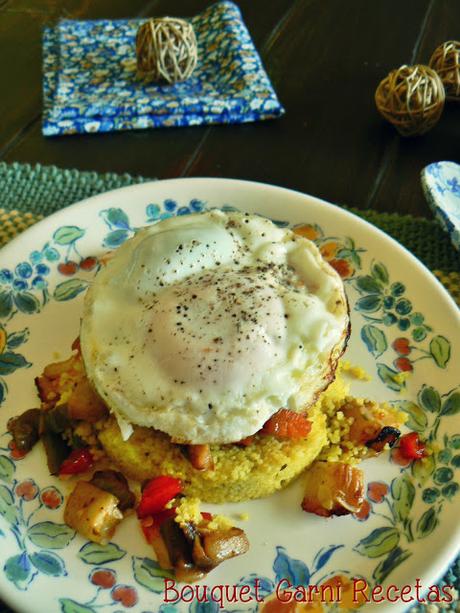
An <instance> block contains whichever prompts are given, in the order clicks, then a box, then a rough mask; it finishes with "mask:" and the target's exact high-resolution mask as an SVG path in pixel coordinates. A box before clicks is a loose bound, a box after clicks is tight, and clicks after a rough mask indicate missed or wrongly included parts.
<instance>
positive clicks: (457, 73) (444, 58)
mask: <svg viewBox="0 0 460 613" xmlns="http://www.w3.org/2000/svg"><path fill="white" fill-rule="evenodd" d="M430 67H431V68H432V69H433V70H436V72H437V73H438V75H439V76H440V77H441V81H442V82H443V84H444V89H445V90H446V98H447V99H448V100H457V101H459V102H460V42H459V41H458V40H448V41H447V42H446V43H443V44H442V45H440V46H439V47H438V48H437V49H436V50H435V52H434V53H433V55H432V56H431V59H430Z"/></svg>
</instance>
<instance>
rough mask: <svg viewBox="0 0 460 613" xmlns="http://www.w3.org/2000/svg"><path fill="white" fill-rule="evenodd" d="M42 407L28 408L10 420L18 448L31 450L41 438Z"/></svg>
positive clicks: (10, 428) (9, 423) (10, 429)
mask: <svg viewBox="0 0 460 613" xmlns="http://www.w3.org/2000/svg"><path fill="white" fill-rule="evenodd" d="M40 414H41V411H40V409H28V410H27V411H25V412H24V413H21V415H19V416H18V417H14V418H13V419H11V420H10V421H9V422H8V430H9V431H10V432H11V434H12V436H13V441H14V444H15V447H16V449H19V451H25V452H27V451H30V450H31V449H32V447H33V446H34V445H35V443H36V442H37V441H38V439H39V436H40V434H39V432H40Z"/></svg>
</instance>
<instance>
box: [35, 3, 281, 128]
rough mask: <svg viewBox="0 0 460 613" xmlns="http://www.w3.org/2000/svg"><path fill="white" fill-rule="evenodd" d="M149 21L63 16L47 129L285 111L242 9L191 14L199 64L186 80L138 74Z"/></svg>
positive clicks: (227, 6)
mask: <svg viewBox="0 0 460 613" xmlns="http://www.w3.org/2000/svg"><path fill="white" fill-rule="evenodd" d="M144 21H145V20H139V19H124V20H115V21H114V20H100V21H72V20H63V21H61V22H59V24H58V25H57V26H55V27H52V28H46V29H45V31H44V39H43V56H44V82H43V93H44V116H43V134H45V135H46V136H54V135H58V134H74V133H77V132H109V131H112V130H128V129H142V128H151V127H168V126H192V125H201V124H208V123H214V124H215V123H240V122H247V121H258V120H261V119H271V118H274V117H278V116H279V115H281V114H283V113H284V109H283V107H282V106H281V105H280V103H279V101H278V99H277V97H276V94H275V92H274V90H273V88H272V86H271V83H270V80H269V78H268V76H267V74H266V72H265V70H264V68H263V66H262V62H261V59H260V57H259V54H258V53H257V50H256V49H255V47H254V44H253V42H252V40H251V37H250V35H249V32H248V31H247V29H246V26H245V25H244V23H243V20H242V17H241V13H240V10H239V8H238V7H237V6H236V5H235V4H233V2H229V1H228V0H225V1H223V2H218V3H216V4H214V5H212V6H210V7H209V8H207V9H206V10H205V11H204V12H203V13H201V14H200V15H197V16H196V17H192V18H191V20H190V21H191V23H192V25H193V27H194V30H195V34H196V37H197V43H198V58H199V59H198V66H197V68H196V69H195V72H194V74H193V75H192V76H191V77H190V78H189V79H187V80H186V81H184V82H182V83H176V84H174V85H161V84H155V83H149V82H148V81H146V80H142V79H140V78H138V77H137V76H136V56H135V37H136V32H137V29H138V27H139V26H140V25H141V24H142V23H144Z"/></svg>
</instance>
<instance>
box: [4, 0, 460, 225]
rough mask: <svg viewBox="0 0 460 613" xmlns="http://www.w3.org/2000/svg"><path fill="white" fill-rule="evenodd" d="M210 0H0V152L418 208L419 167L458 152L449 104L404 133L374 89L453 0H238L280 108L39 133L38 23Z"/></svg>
mask: <svg viewBox="0 0 460 613" xmlns="http://www.w3.org/2000/svg"><path fill="white" fill-rule="evenodd" d="M209 4H210V1H209V0H186V1H185V0H183V1H182V2H181V1H180V0H153V1H150V2H148V1H146V0H129V1H127V0H0V57H1V59H2V61H1V62H0V84H1V85H0V160H4V161H7V162H13V161H19V162H31V163H35V162H40V163H42V164H56V165H58V166H60V167H65V168H78V169H85V170H86V169H90V170H97V171H116V172H129V173H132V174H135V175H136V174H142V175H145V176H150V177H157V178H160V179H162V178H170V177H184V176H223V177H235V178H241V179H251V180H256V181H264V182H268V183H274V184H277V185H282V186H286V187H290V188H293V189H297V190H300V191H303V192H306V193H310V194H312V195H315V196H319V197H321V198H324V199H326V200H329V201H332V202H335V203H344V204H348V205H350V206H356V207H359V208H362V209H367V208H372V209H375V210H377V211H395V212H399V213H410V214H414V215H419V216H426V217H430V216H431V214H430V211H429V209H428V206H427V204H426V202H425V200H424V197H423V193H422V190H421V187H420V181H419V175H420V171H421V170H422V168H423V167H424V166H425V165H426V164H429V163H430V162H433V161H436V160H454V161H460V104H457V105H456V104H455V103H450V104H448V105H447V106H446V108H445V111H444V114H443V116H442V118H441V121H440V123H439V124H438V125H437V126H436V127H435V128H434V129H433V130H432V131H431V132H429V133H428V134H426V135H425V136H422V137H417V138H411V139H403V138H401V137H400V136H398V135H397V133H396V132H395V130H394V129H393V128H392V127H391V126H390V125H388V124H386V123H385V122H384V121H383V119H381V117H380V116H379V115H378V113H377V111H376V109H375V106H374V91H375V88H376V86H377V84H378V83H379V81H380V80H381V79H382V78H383V77H384V76H385V75H386V74H387V73H388V72H389V71H390V70H391V69H393V68H396V67H398V66H400V65H401V64H405V63H406V64H413V63H424V62H425V63H426V62H428V60H429V58H430V55H431V53H432V51H433V50H434V49H435V48H436V47H437V46H438V45H439V44H440V43H442V42H444V41H445V40H449V39H455V38H457V39H458V38H460V2H459V0H372V1H371V0H348V2H344V1H343V0H270V1H267V0H239V2H238V4H239V6H240V7H241V10H242V13H243V16H244V19H245V21H246V24H247V26H248V28H249V30H250V32H251V34H252V36H253V39H254V42H255V44H256V46H257V48H258V50H259V52H260V54H261V56H262V58H263V61H264V64H265V66H266V68H267V70H268V73H269V75H270V77H271V80H272V82H273V85H274V87H275V89H276V91H277V93H278V95H279V98H280V100H281V102H282V103H283V105H284V106H285V108H286V115H285V116H284V117H282V118H280V119H277V120H273V121H266V122H259V123H254V124H243V125H224V126H212V127H209V126H208V127H206V126H205V127H191V128H167V129H152V130H139V131H131V132H118V133H112V134H93V135H81V136H80V135H76V136H62V137H53V138H45V137H43V136H42V133H41V108H42V98H41V80H42V77H41V30H42V27H43V25H44V24H48V23H52V22H55V21H56V20H58V19H59V18H63V17H64V18H75V19H86V18H88V19H94V18H103V17H111V18H120V17H128V16H131V17H132V16H142V17H144V16H150V15H165V14H169V15H179V16H180V15H192V14H194V13H196V12H199V11H201V10H202V9H203V8H205V7H206V6H208V5H209Z"/></svg>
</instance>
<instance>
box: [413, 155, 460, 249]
mask: <svg viewBox="0 0 460 613" xmlns="http://www.w3.org/2000/svg"><path fill="white" fill-rule="evenodd" d="M422 185H423V190H424V192H425V196H426V199H427V201H428V204H429V205H430V207H431V209H432V210H433V212H434V214H435V215H436V218H437V219H438V221H439V222H440V223H441V225H442V227H443V228H444V230H446V232H448V233H449V234H450V238H451V241H452V243H453V245H454V247H456V248H457V249H458V250H460V166H459V165H458V164H454V162H435V163H434V164H430V165H429V166H426V168H424V169H423V171H422Z"/></svg>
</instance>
